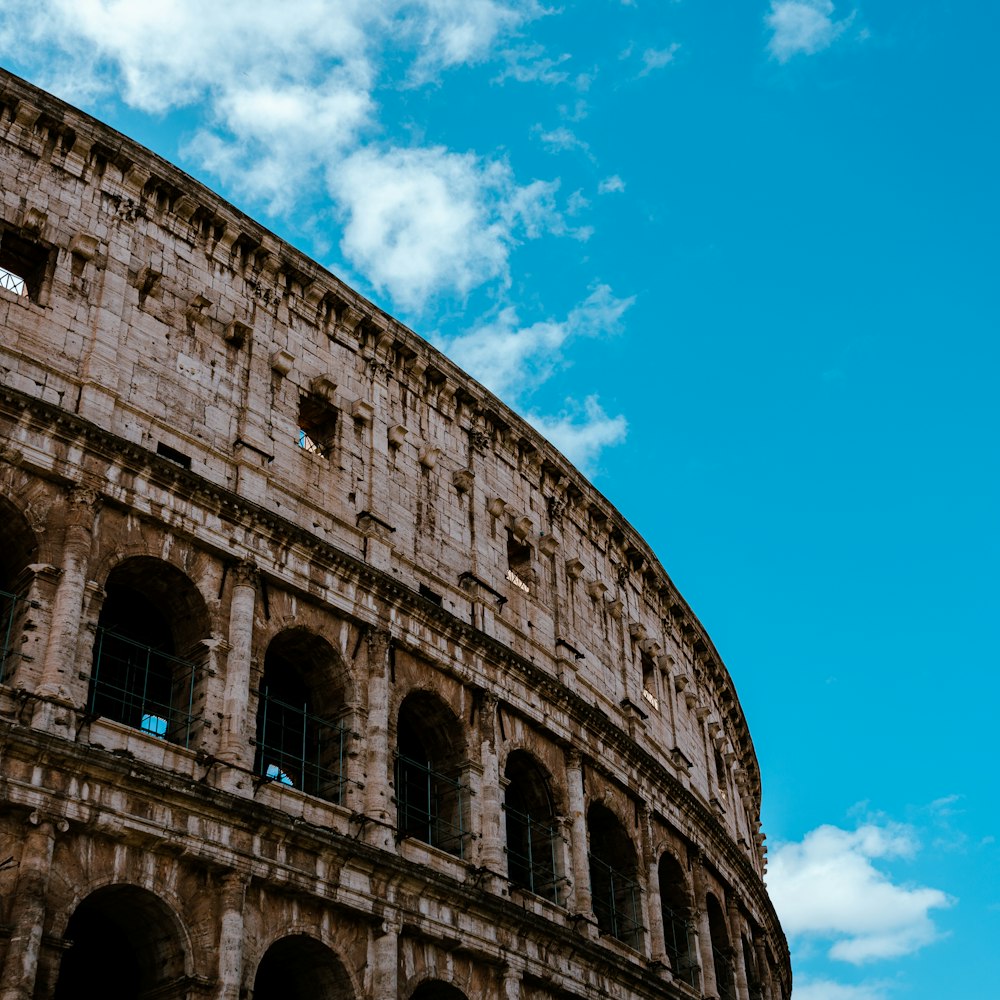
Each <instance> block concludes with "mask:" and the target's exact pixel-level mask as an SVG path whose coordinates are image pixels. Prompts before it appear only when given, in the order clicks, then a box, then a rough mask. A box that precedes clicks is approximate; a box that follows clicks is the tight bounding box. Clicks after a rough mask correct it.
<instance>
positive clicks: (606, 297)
mask: <svg viewBox="0 0 1000 1000" xmlns="http://www.w3.org/2000/svg"><path fill="white" fill-rule="evenodd" d="M633 301H634V299H631V298H629V299H619V298H616V297H615V296H614V294H613V293H612V291H611V289H610V288H609V287H608V286H607V285H598V286H597V287H596V288H595V289H594V290H593V291H592V292H591V293H590V295H588V296H587V298H586V299H585V300H584V301H583V302H582V303H581V304H580V305H578V306H576V307H575V308H574V309H572V310H570V312H569V314H568V315H567V316H566V318H565V319H564V320H562V321H556V320H545V321H542V322H538V323H532V324H531V325H530V326H526V327H525V326H521V324H520V322H519V321H518V317H517V312H516V311H515V310H514V309H513V308H507V309H504V310H502V311H501V312H500V314H499V315H498V316H497V317H496V319H495V320H493V322H491V323H487V324H484V325H482V326H480V327H477V328H476V329H474V330H472V331H471V332H469V333H466V334H462V335H461V336H458V337H453V338H450V339H447V340H445V341H444V342H443V344H442V346H443V348H444V350H445V351H447V353H448V355H449V356H450V357H452V358H453V359H454V360H455V361H456V362H457V363H458V364H460V365H461V366H462V367H463V368H464V369H465V370H466V371H467V372H469V373H470V374H471V375H473V376H474V377H475V378H477V379H479V381H480V382H482V383H483V385H485V386H486V388H487V389H490V390H491V391H492V392H494V393H496V394H497V395H498V396H500V397H502V398H504V399H505V400H506V401H507V402H510V403H516V402H518V401H520V400H523V399H524V398H525V397H526V396H527V395H528V394H530V393H531V392H532V391H533V390H534V389H536V388H537V387H538V386H539V385H541V384H542V383H543V382H545V381H546V380H547V379H549V378H550V377H551V375H552V374H553V372H555V371H556V369H558V368H560V367H561V366H562V364H563V356H562V348H563V346H564V345H565V344H566V342H567V341H568V340H570V339H571V338H573V337H596V336H601V335H603V334H608V333H614V332H615V331H617V330H618V328H619V326H620V323H621V318H622V316H623V315H624V313H625V311H626V310H627V309H628V308H629V306H631V305H632V303H633Z"/></svg>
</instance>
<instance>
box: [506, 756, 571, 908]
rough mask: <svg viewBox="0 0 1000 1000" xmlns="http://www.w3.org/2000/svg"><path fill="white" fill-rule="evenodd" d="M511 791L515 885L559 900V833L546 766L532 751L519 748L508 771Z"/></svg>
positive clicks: (510, 862)
mask: <svg viewBox="0 0 1000 1000" xmlns="http://www.w3.org/2000/svg"><path fill="white" fill-rule="evenodd" d="M504 776H505V777H506V779H507V791H506V793H505V796H504V813H505V816H506V821H507V873H508V875H509V877H510V881H511V883H512V884H513V885H516V886H519V887H520V888H522V889H527V890H528V891H529V892H533V893H535V894H536V895H538V896H544V897H545V898H546V899H550V900H552V902H554V903H558V902H559V901H560V900H559V889H560V884H561V883H560V880H559V879H558V877H557V875H556V872H557V870H558V869H557V864H556V858H557V848H558V843H559V835H558V831H557V829H556V821H555V811H554V810H553V808H552V800H551V798H550V797H549V790H548V785H547V782H546V780H545V775H544V774H543V773H542V769H541V768H540V767H539V766H538V764H537V763H536V762H535V760H534V759H533V758H532V757H531V756H530V754H527V753H525V752H524V751H523V750H515V751H513V753H511V755H510V756H509V757H508V758H507V766H506V769H505V771H504Z"/></svg>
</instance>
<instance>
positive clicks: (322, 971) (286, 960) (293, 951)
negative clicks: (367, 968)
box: [253, 934, 354, 1000]
mask: <svg viewBox="0 0 1000 1000" xmlns="http://www.w3.org/2000/svg"><path fill="white" fill-rule="evenodd" d="M253 1000H354V990H353V989H352V987H351V979H350V976H348V974H347V970H346V969H345V968H344V965H343V963H342V962H341V961H340V959H339V958H338V957H337V955H336V954H335V953H334V952H332V951H331V950H330V949H329V948H327V947H326V945H324V944H321V943H320V942H319V941H317V940H315V939H314V938H311V937H308V936H306V935H305V934H293V935H291V936H290V937H286V938H282V939H281V940H280V941H275V942H274V944H272V945H271V947H270V948H268V949H267V951H266V952H264V957H263V958H262V959H261V960H260V964H259V965H258V966H257V975H256V976H255V977H254V981H253Z"/></svg>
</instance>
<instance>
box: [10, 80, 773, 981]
mask: <svg viewBox="0 0 1000 1000" xmlns="http://www.w3.org/2000/svg"><path fill="white" fill-rule="evenodd" d="M0 142H2V170H3V185H2V189H3V193H2V204H0V268H3V270H5V271H7V272H9V273H12V274H15V275H18V276H20V277H22V278H24V279H26V280H25V285H24V288H23V289H22V288H20V287H15V288H14V289H9V288H7V289H5V288H0V329H2V343H0V449H2V450H0V532H2V533H3V535H2V537H3V543H4V544H3V552H2V553H0V572H2V573H3V579H0V591H3V592H4V593H5V594H7V595H10V596H8V597H0V611H2V615H3V622H2V623H0V624H2V626H3V629H4V632H3V633H2V635H0V638H2V641H3V643H4V645H3V652H4V658H3V665H2V675H0V680H2V685H0V711H2V717H0V754H2V769H0V770H2V775H3V779H2V784H0V795H2V801H3V807H2V810H0V831H2V835H3V845H4V847H3V850H0V854H2V855H3V856H6V855H7V854H12V855H13V856H14V861H15V862H16V866H12V867H9V868H7V869H6V870H4V871H3V872H2V873H0V880H2V881H0V893H2V895H0V923H2V925H3V927H2V929H0V968H2V979H0V982H2V985H0V1000H15V998H17V1000H29V998H48V997H51V996H63V995H70V993H69V992H68V991H70V990H71V989H72V988H73V983H72V981H71V977H72V976H73V975H74V974H76V973H74V972H73V969H74V968H77V966H74V965H73V964H72V963H73V962H78V964H79V962H84V965H83V966H79V967H80V968H85V965H86V963H85V960H86V961H91V960H92V961H93V962H94V963H96V967H101V966H102V963H105V962H106V961H107V956H108V955H111V954H115V953H118V954H122V955H128V956H130V957H128V960H127V962H126V964H127V965H128V967H129V969H133V966H134V969H133V972H134V983H137V984H138V985H134V986H132V987H128V988H127V989H125V988H124V987H123V989H125V992H123V993H122V994H121V995H122V996H125V995H129V996H140V995H141V996H147V995H153V993H156V995H157V996H163V997H188V996H190V997H231V998H236V997H240V996H257V997H258V1000H265V998H266V997H268V996H270V995H272V992H273V986H269V985H268V984H269V983H271V982H272V980H273V981H280V982H283V983H284V984H285V985H284V987H283V989H284V991H285V1000H294V997H295V996H303V997H305V996H316V995H323V996H329V997H333V998H336V1000H340V998H345V1000H346V998H361V997H367V998H374V1000H386V998H389V997H393V998H394V997H397V996H398V997H401V998H407V1000H408V998H410V997H417V998H433V997H442V998H447V997H461V996H466V997H469V998H478V997H502V998H504V1000H514V998H517V997H521V998H525V1000H527V998H531V1000H547V998H555V997H582V998H583V997H585V998H597V997H614V998H621V1000H625V998H640V997H698V996H703V997H717V996H721V997H726V998H728V997H734V998H739V1000H751V998H761V1000H784V998H787V997H788V996H789V995H790V992H791V973H790V966H789V959H788V952H787V947H786V944H785V939H784V936H783V934H782V932H781V929H780V926H779V924H778V921H777V918H776V916H775V914H774V911H773V908H772V906H771V904H770V901H769V900H768V897H767V894H766V890H765V888H764V885H763V882H762V875H763V873H764V853H765V852H764V848H763V840H764V838H763V835H762V833H761V832H760V823H759V810H760V777H759V772H758V767H757V762H756V759H755V756H754V751H753V747H752V744H751V741H750V736H749V732H748V730H747V726H746V723H745V720H744V717H743V713H742V710H741V708H740V705H739V701H738V699H737V697H736V693H735V691H734V689H733V685H732V682H731V680H730V678H729V675H728V673H727V671H726V669H725V667H724V666H723V665H722V663H721V661H720V659H719V657H718V654H717V653H716V650H715V649H714V647H713V645H712V642H711V640H710V639H709V638H708V636H707V635H706V633H705V631H704V630H703V628H702V627H701V625H700V623H699V622H698V620H697V619H696V618H695V617H694V615H693V614H692V612H691V610H690V609H689V608H688V606H687V604H686V603H685V602H684V600H683V598H682V597H681V596H680V595H679V594H678V592H677V591H676V589H675V588H674V586H673V584H672V583H671V581H670V579H669V577H668V576H667V575H666V573H665V572H664V570H663V569H662V567H661V566H660V564H659V562H658V561H657V559H656V557H655V556H654V554H653V553H652V552H651V551H650V549H649V548H648V546H647V545H646V544H645V542H644V541H643V540H642V539H641V538H640V537H639V536H638V535H637V534H636V532H635V531H634V530H633V529H632V528H631V527H630V526H629V525H628V524H627V523H626V522H625V520H624V519H623V518H622V517H621V516H620V515H619V514H618V512H617V511H615V510H614V508H613V507H612V506H611V505H610V504H609V503H608V502H607V501H606V500H605V499H604V498H603V497H602V496H601V495H600V494H599V493H598V492H597V491H595V490H594V488H593V487H592V486H591V485H590V484H589V483H587V482H586V480H585V479H584V478H583V477H581V476H580V475H579V473H578V472H577V471H576V470H575V469H574V468H573V467H572V466H571V465H570V464H569V463H568V462H567V461H566V460H565V458H564V457H563V456H562V455H560V454H559V453H558V452H557V451H556V450H555V449H554V448H553V447H552V446H551V445H549V444H548V443H547V442H546V441H544V440H543V439H542V438H540V437H539V435H538V434H537V433H536V432H535V431H534V430H532V429H531V428H530V427H529V426H528V425H527V424H526V423H525V422H524V421H523V420H521V419H520V418H519V417H518V416H517V415H516V414H514V413H512V412H511V411H510V410H509V409H507V408H506V407H505V406H504V405H503V404H502V403H500V402H499V401H498V400H497V399H495V398H494V397H493V396H492V395H490V394H489V393H488V392H487V391H485V390H484V389H483V388H482V387H481V386H479V385H478V384H477V383H476V382H474V381H473V380H472V379H471V378H469V376H467V375H465V374H464V373H463V372H461V371H460V370H459V369H458V368H456V367H455V365H453V364H452V363H451V362H449V361H448V360H447V359H446V358H444V357H443V356H442V355H441V354H439V353H438V352H437V351H435V350H434V349H433V348H432V347H430V346H429V345H428V344H427V343H425V342H424V341H423V340H421V339H420V338H419V337H417V336H416V335H415V334H413V333H412V332H411V331H410V330H408V329H406V328H405V327H403V326H402V325H400V324H399V323H398V322H396V321H395V320H394V319H392V317H390V316H388V315H386V314H385V313H383V312H381V311H379V310H378V309H377V308H375V307H374V306H373V305H372V304H371V303H369V302H368V301H366V300H365V299H363V298H362V297H361V296H359V295H358V294H357V293H355V292H354V291H352V290H351V289H350V288H348V287H347V286H345V285H344V284H343V283H341V282H340V281H339V280H338V279H336V278H335V277H334V276H332V275H330V274H329V273H327V272H326V271H324V270H322V269H321V268H320V267H318V266H317V265H316V264H315V263H313V262H312V261H311V260H309V259H307V258H306V257H304V256H303V255H302V254H300V253H298V252H297V251H295V250H294V249H292V248H291V247H289V246H288V245H287V244H285V243H283V242H281V241H280V240H279V239H277V238H276V237H275V236H273V235H272V234H271V233H269V232H268V231H266V230H265V229H263V228H262V227H260V226H259V225H257V224H256V223H255V222H253V221H252V220H250V219H248V218H247V217H245V216H244V215H242V214H241V213H239V212H238V211H236V210H235V209H234V208H232V207H231V206H230V205H228V204H227V203H225V202H224V201H222V200H221V199H220V198H218V197H217V196H216V195H214V194H212V193H211V192H210V191H208V190H207V189H205V188H204V187H202V186H201V185H199V184H198V183H196V182H195V181H193V180H192V179H191V178H189V177H188V176H186V175H185V174H183V173H181V172H180V171H178V170H177V169H176V168H174V167H172V166H170V165H169V164H167V163H165V162H164V161H162V160H160V159H159V158H157V157H155V156H154V155H153V154H151V153H150V152H148V151H147V150H145V149H143V148H141V147H139V146H138V145H136V144H135V143H133V142H131V141H129V140H128V139H126V138H125V137H123V136H121V135H120V134H118V133H116V132H114V131H113V130H111V129H109V128H107V127H106V126H103V125H101V124H100V123H98V122H96V121H94V120H92V119H90V118H88V117H87V116H85V115H83V114H82V113H80V112H78V111H76V110H74V109H72V108H70V107H68V106H66V105H64V104H62V103H60V102H59V101H57V100H56V99H54V98H52V97H50V96H48V95H46V94H43V93H41V92H39V91H38V90H36V89H34V88H32V87H31V86H29V85H28V84H26V83H24V82H23V81H20V80H18V79H17V78H15V77H11V76H8V75H6V74H4V75H0ZM8 283H9V282H8ZM130 602H131V603H130ZM143 629H146V631H143ZM121 635H124V636H125V637H126V638H125V639H122V638H121V637H120V636H121ZM115 643H118V645H115ZM168 647H169V649H168ZM164 650H166V651H167V652H169V654H170V656H169V657H167V656H166V654H165V653H164ZM136 651H139V652H142V654H143V655H144V656H145V657H146V659H145V660H144V661H143V662H144V663H145V666H142V663H140V662H139V661H140V660H141V657H140V656H139V654H138V653H137V652H136ZM143 651H144V652H143ZM126 661H128V663H129V664H130V666H129V670H131V671H132V673H127V672H123V671H124V669H125V668H124V667H122V664H123V663H125V662H126ZM151 664H152V666H151ZM157 664H158V665H157ZM163 664H167V666H166V667H164V666H163ZM143 670H145V671H146V672H145V673H142V671H143ZM163 670H167V671H168V674H169V677H170V680H168V681H167V682H166V684H167V687H166V688H164V689H163V690H164V691H165V692H166V693H165V694H163V695H162V696H161V698H160V702H159V703H158V704H159V705H160V707H158V708H157V707H155V704H156V703H155V699H154V700H153V701H142V699H143V698H149V697H150V695H149V694H148V691H146V688H152V687H153V686H155V683H160V682H158V681H156V678H157V677H161V675H163ZM135 671H138V672H139V673H140V674H141V675H142V678H141V684H140V683H138V682H137V681H136V680H135V676H137V675H136V674H135ZM158 671H159V672H158ZM171 671H172V672H171ZM137 685H138V686H137ZM143 685H145V686H143ZM140 687H141V688H142V690H141V691H140ZM296 698H298V699H299V701H301V702H302V706H301V707H300V706H299V702H298V701H296V700H295V699H296ZM282 699H284V700H282ZM140 702H141V703H140ZM292 702H294V704H293V705H292V707H291V708H289V707H288V705H289V703H292ZM151 705H152V706H153V707H150V706H151ZM282 706H284V707H282ZM265 709H266V711H265ZM293 709H294V711H293ZM268 712H269V713H271V714H270V715H268ZM281 712H284V713H285V715H283V716H281V718H282V719H284V720H285V722H286V723H287V725H286V728H285V730H282V731H280V732H279V730H278V729H276V728H274V727H275V726H276V722H275V720H276V719H277V718H278V716H279V714H280V713H281ZM296 712H298V714H296ZM268 720H270V721H268ZM289 720H291V721H289ZM303 720H305V721H303ZM306 723H308V726H311V727H313V729H311V730H309V731H310V732H319V733H320V734H321V736H322V740H320V739H319V737H315V736H308V737H307V736H306V735H304V733H305V729H306ZM296 726H297V727H298V728H296ZM268 727H271V728H268ZM316 727H318V728H316ZM300 730H302V733H300ZM288 732H292V733H293V735H294V734H299V735H301V736H302V739H301V743H302V746H303V747H306V745H307V743H308V749H307V750H304V751H303V754H302V757H301V759H298V758H296V751H295V750H294V748H292V749H290V747H291V744H290V743H289V739H288ZM295 738H296V739H297V738H298V736H297V735H296V736H295ZM293 742H294V741H293ZM331 747H333V749H332V750H331V749H330V748H331ZM314 751H315V754H316V760H314V761H313V762H312V764H310V762H309V761H308V760H306V759H305V758H306V757H308V756H309V755H310V754H312V753H313V752H314ZM398 755H401V756H398ZM320 758H321V759H320ZM313 765H315V766H314V767H313ZM310 767H312V768H313V769H312V770H310ZM310 776H311V777H310ZM313 779H315V780H313ZM403 785H406V788H405V789H404V788H403V787H402V786H403ZM421 789H425V790H424V791H421ZM426 789H430V791H429V792H427V791H426ZM522 813H523V814H524V815H528V814H530V815H531V820H530V821H529V820H527V819H525V818H524V815H522ZM512 824H513V825H512ZM532 824H535V825H532ZM529 834H530V837H529ZM531 837H533V838H534V840H533V841H531V839H530V838H531ZM515 841H516V843H515ZM540 841H544V848H545V849H544V852H542V853H543V854H544V857H543V856H542V853H539V849H538V843H539V842H540ZM602 866H603V867H602ZM609 873H610V874H609ZM609 879H610V880H611V881H609ZM616 880H617V881H616ZM87 926H93V927H96V926H100V927H103V928H107V933H106V934H102V936H101V937H100V940H98V939H97V938H96V937H95V938H94V939H93V940H91V938H90V937H88V936H87V932H86V927H87ZM678 935H680V938H678ZM108 941H113V947H114V948H115V949H118V952H108V951H107V950H106V949H107V948H108V947H110V945H109V944H108ZM88 942H89V943H88ZM88 948H90V949H91V951H92V954H91V952H87V949H88ZM102 948H104V949H105V951H102V950H101V949H102ZM87 954H90V955H91V958H90V959H87V958H86V955H87ZM81 955H82V956H83V958H80V956H81ZM71 956H73V957H71ZM95 956H96V957H95ZM130 963H131V964H130ZM276 970H277V971H276ZM295 970H297V971H295ZM303 970H305V971H303ZM80 974H81V975H82V973H80ZM109 974H110V973H109ZM116 974H117V973H116ZM129 974H130V975H131V974H133V973H129ZM122 975H125V973H124V972H123V973H122ZM303 975H305V976H306V978H305V979H303V978H302V977H303ZM275 977H277V978H275ZM296 977H298V978H296ZM300 980H301V981H300ZM297 983H298V985H296V984H297ZM128 989H131V990H132V992H131V993H129V992H128ZM296 990H298V992H296ZM109 995H111V994H109Z"/></svg>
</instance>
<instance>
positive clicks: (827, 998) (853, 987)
mask: <svg viewBox="0 0 1000 1000" xmlns="http://www.w3.org/2000/svg"><path fill="white" fill-rule="evenodd" d="M891 989H892V986H891V984H890V983H885V982H875V983H851V984H848V983H838V982H834V981H833V980H832V979H805V980H803V979H797V980H796V982H795V1000H887V998H888V996H889V994H890V992H891Z"/></svg>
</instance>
